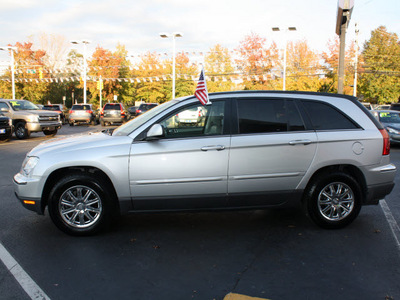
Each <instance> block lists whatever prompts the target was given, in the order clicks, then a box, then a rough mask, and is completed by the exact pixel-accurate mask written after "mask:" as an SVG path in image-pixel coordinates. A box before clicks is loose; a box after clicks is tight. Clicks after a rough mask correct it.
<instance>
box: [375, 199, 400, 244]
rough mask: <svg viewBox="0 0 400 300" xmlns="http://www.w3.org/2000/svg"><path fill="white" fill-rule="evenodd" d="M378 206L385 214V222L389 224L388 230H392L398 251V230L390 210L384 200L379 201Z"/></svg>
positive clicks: (399, 233)
mask: <svg viewBox="0 0 400 300" xmlns="http://www.w3.org/2000/svg"><path fill="white" fill-rule="evenodd" d="M379 204H380V206H381V208H382V210H383V213H384V214H385V217H386V220H387V221H388V223H389V226H390V229H391V230H392V233H393V236H394V239H395V241H396V244H397V248H398V249H399V250H400V228H399V225H398V224H397V222H396V219H395V218H394V217H393V214H392V211H391V210H390V208H389V206H388V205H387V203H386V201H385V200H381V201H379Z"/></svg>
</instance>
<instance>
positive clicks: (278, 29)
mask: <svg viewBox="0 0 400 300" xmlns="http://www.w3.org/2000/svg"><path fill="white" fill-rule="evenodd" d="M296 30H297V29H296V27H288V28H285V29H284V31H285V33H284V39H285V49H283V90H284V91H286V48H287V39H286V32H288V31H296ZM272 31H281V29H280V28H279V27H272Z"/></svg>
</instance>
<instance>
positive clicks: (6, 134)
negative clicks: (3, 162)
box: [0, 112, 13, 142]
mask: <svg viewBox="0 0 400 300" xmlns="http://www.w3.org/2000/svg"><path fill="white" fill-rule="evenodd" d="M12 129H13V126H12V120H11V119H10V118H9V117H6V116H4V115H3V114H2V113H1V112H0V142H7V141H9V140H10V138H11V136H12V133H13V130H12Z"/></svg>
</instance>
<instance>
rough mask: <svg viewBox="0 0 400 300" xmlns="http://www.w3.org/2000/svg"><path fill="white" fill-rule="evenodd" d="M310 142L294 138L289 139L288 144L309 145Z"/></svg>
mask: <svg viewBox="0 0 400 300" xmlns="http://www.w3.org/2000/svg"><path fill="white" fill-rule="evenodd" d="M309 144H311V140H294V141H290V142H289V145H292V146H294V145H309Z"/></svg>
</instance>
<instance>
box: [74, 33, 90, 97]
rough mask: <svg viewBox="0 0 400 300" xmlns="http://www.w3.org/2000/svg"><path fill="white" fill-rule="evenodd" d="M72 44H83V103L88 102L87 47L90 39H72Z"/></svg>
mask: <svg viewBox="0 0 400 300" xmlns="http://www.w3.org/2000/svg"><path fill="white" fill-rule="evenodd" d="M71 43H72V44H75V45H76V44H83V103H84V104H86V73H87V61H86V48H87V44H90V41H87V40H82V41H71Z"/></svg>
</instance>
